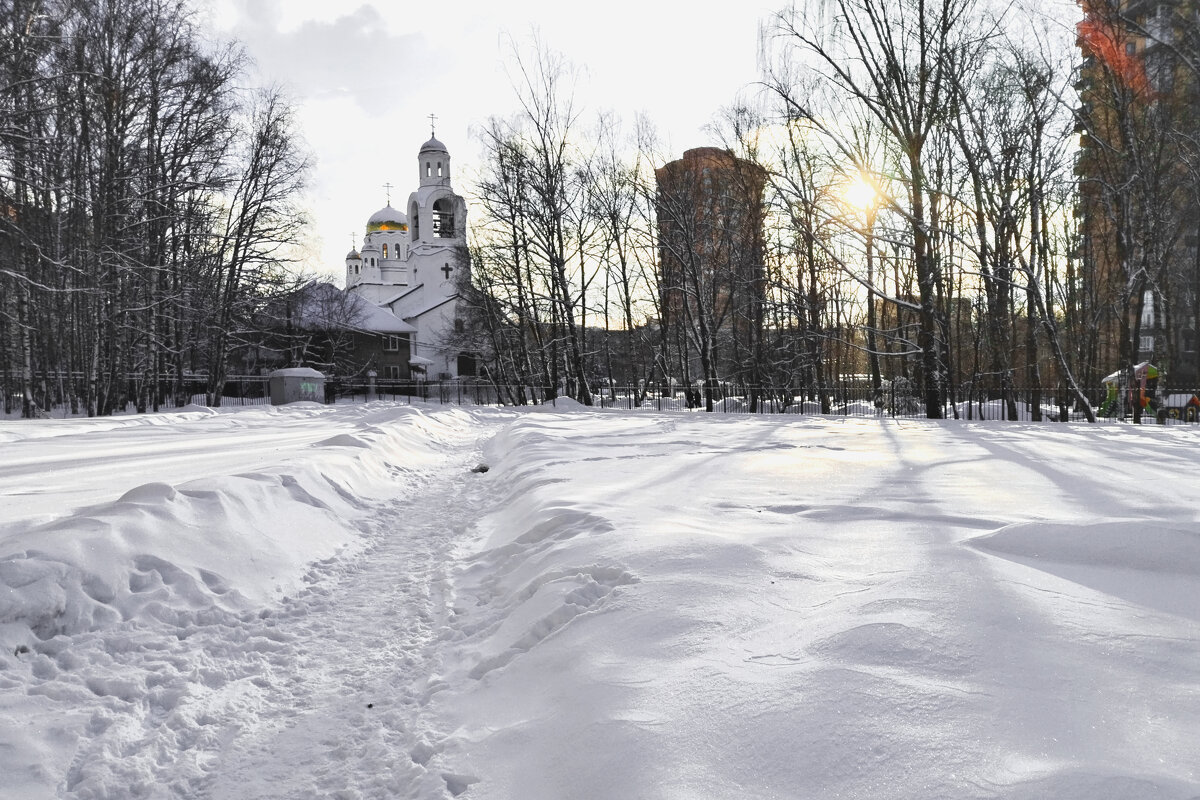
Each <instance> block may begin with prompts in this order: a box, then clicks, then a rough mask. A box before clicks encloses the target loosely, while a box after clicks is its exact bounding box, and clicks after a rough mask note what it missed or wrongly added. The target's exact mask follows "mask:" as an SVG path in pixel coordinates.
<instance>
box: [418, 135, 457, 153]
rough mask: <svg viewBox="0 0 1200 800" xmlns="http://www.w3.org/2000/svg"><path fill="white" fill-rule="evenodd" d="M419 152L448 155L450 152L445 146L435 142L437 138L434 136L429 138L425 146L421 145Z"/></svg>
mask: <svg viewBox="0 0 1200 800" xmlns="http://www.w3.org/2000/svg"><path fill="white" fill-rule="evenodd" d="M421 152H422V153H447V154H448V153H449V152H450V151H449V150H447V149H446V145H444V144H442V143H441V142H439V141H438V140H437V137H436V136H435V137H433V138H431V139H430V140H429V141H428V142H426V143H425V144H423V145H421Z"/></svg>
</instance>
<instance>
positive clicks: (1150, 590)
mask: <svg viewBox="0 0 1200 800" xmlns="http://www.w3.org/2000/svg"><path fill="white" fill-rule="evenodd" d="M970 544H971V545H972V546H974V547H975V548H976V549H979V550H982V551H984V552H987V553H991V554H993V555H996V556H1000V557H1002V558H1005V559H1008V560H1010V561H1013V562H1016V563H1019V564H1024V565H1025V566H1030V567H1034V568H1036V569H1039V570H1041V571H1043V572H1046V573H1049V574H1051V575H1055V576H1057V577H1060V578H1065V579H1066V580H1069V581H1072V582H1074V583H1077V584H1079V585H1081V586H1085V587H1087V588H1089V589H1094V590H1097V591H1100V592H1103V593H1105V594H1108V595H1112V596H1113V597H1117V598H1120V599H1122V600H1126V601H1129V602H1132V603H1136V604H1139V605H1143V606H1148V607H1150V608H1156V609H1159V610H1163V611H1169V612H1171V613H1174V614H1179V615H1181V616H1186V617H1190V618H1192V619H1196V620H1200V528H1197V527H1196V526H1187V525H1183V524H1179V523H1168V522H1156V521H1148V520H1134V519H1129V520H1105V521H1094V522H1083V523H1074V524H1072V523H1063V522H1054V523H1051V522H1026V523H1019V524H1016V525H1009V526H1006V527H1004V528H1001V529H1000V530H998V531H996V532H994V533H991V534H988V535H986V536H980V537H978V538H975V539H973V540H971V542H970Z"/></svg>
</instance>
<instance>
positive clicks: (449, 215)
mask: <svg viewBox="0 0 1200 800" xmlns="http://www.w3.org/2000/svg"><path fill="white" fill-rule="evenodd" d="M433 235H434V236H435V237H437V238H439V239H449V238H451V237H453V236H454V206H453V204H452V203H451V201H450V199H449V198H446V197H443V198H441V199H440V200H435V201H433Z"/></svg>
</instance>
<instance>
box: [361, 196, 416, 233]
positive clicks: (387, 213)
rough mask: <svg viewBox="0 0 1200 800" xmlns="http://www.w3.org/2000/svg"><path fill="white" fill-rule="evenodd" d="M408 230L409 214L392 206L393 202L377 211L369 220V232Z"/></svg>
mask: <svg viewBox="0 0 1200 800" xmlns="http://www.w3.org/2000/svg"><path fill="white" fill-rule="evenodd" d="M406 230H408V216H407V215H406V214H405V213H404V212H403V211H400V210H399V209H395V208H392V204H391V203H388V204H387V205H386V206H384V207H383V208H381V209H379V210H378V211H376V212H375V213H374V214H372V215H371V218H370V219H369V220H367V231H368V232H371V231H406Z"/></svg>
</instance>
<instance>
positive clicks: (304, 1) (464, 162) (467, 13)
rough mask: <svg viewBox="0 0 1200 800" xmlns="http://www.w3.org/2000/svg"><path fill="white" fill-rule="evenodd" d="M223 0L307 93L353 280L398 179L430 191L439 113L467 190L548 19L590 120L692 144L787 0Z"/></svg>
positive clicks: (259, 49)
mask: <svg viewBox="0 0 1200 800" xmlns="http://www.w3.org/2000/svg"><path fill="white" fill-rule="evenodd" d="M203 1H204V0H202V2H203ZM207 2H208V6H207V7H206V8H207V11H206V15H207V16H208V19H209V22H210V24H211V25H212V27H213V28H214V30H215V32H216V33H217V34H218V35H219V36H222V37H227V38H234V39H237V40H239V41H241V42H242V43H243V44H244V45H245V47H246V49H247V51H248V52H249V54H250V55H251V56H252V57H253V58H254V60H255V61H256V63H257V73H258V74H257V76H256V78H257V79H258V80H260V81H261V82H263V83H271V82H275V83H279V84H282V85H283V86H285V87H286V88H287V90H288V92H289V94H290V95H291V96H292V97H293V98H294V99H295V101H296V104H297V109H298V111H299V119H300V123H301V127H302V130H303V134H304V136H305V138H306V140H307V143H308V146H309V148H310V149H311V151H312V153H313V155H314V156H315V161H316V167H315V170H314V172H313V175H312V191H311V211H312V214H313V234H314V235H315V236H316V237H317V246H318V247H319V250H318V252H319V254H320V255H319V256H318V257H317V258H315V259H314V260H317V261H319V262H320V266H322V267H323V268H324V269H325V270H326V271H327V272H328V273H330V274H332V275H335V276H337V277H339V278H340V277H341V276H342V274H343V272H344V258H345V254H346V251H347V250H349V249H350V244H351V234H352V233H353V234H354V235H355V236H356V237H357V239H356V241H357V242H359V243H361V240H362V234H363V229H364V226H365V225H366V220H367V217H369V216H370V215H371V214H372V213H374V212H375V211H376V210H378V209H379V208H381V207H382V206H383V205H384V203H385V202H386V200H387V198H386V195H385V190H384V188H383V185H384V184H385V183H391V184H393V185H394V186H395V187H396V188H394V189H393V190H392V204H393V205H395V206H397V207H400V208H403V204H404V203H405V202H406V201H407V198H408V194H409V192H411V191H412V190H413V189H415V188H416V182H417V166H416V157H417V151H418V149H419V148H420V146H421V144H422V143H424V142H425V141H426V140H427V139H428V138H429V133H430V120H429V118H428V116H429V115H430V114H436V115H437V136H438V139H440V140H441V141H442V142H444V143H445V144H446V146H447V149H449V151H450V154H451V157H452V158H453V159H454V178H455V187H456V188H457V189H458V190H459V192H460V193H463V194H467V192H466V191H465V190H466V189H467V188H468V184H469V176H470V175H471V174H473V172H474V170H475V168H476V165H477V158H478V156H477V153H478V150H479V144H478V136H477V134H476V133H475V132H474V129H475V128H477V127H478V126H480V125H481V124H482V123H483V122H484V121H486V120H487V118H488V117H489V116H493V115H508V114H510V113H512V112H513V111H514V110H515V109H516V107H517V105H516V99H515V95H514V91H513V89H512V83H511V81H510V79H509V76H508V72H507V69H508V66H507V65H508V59H507V58H506V53H507V52H508V50H509V47H508V45H507V44H506V42H507V41H508V39H510V38H515V39H517V40H518V41H520V42H528V41H529V40H530V38H531V36H532V33H533V31H534V30H535V29H536V30H537V31H538V33H539V35H540V37H541V39H542V41H543V42H544V43H545V44H546V45H547V46H548V47H550V48H551V49H554V50H557V51H559V52H561V53H563V54H564V55H565V56H566V57H567V58H568V59H570V60H571V61H572V62H573V63H575V64H576V65H577V66H579V67H581V68H582V69H583V71H584V74H583V77H582V79H581V81H580V84H579V91H578V92H577V98H576V99H577V101H578V102H579V103H580V104H581V105H582V106H583V107H584V109H585V118H586V119H590V118H591V117H592V116H593V115H594V113H595V112H597V111H600V110H611V111H614V112H616V113H617V114H619V115H620V116H621V117H622V118H623V119H624V120H625V122H626V124H627V126H628V127H630V128H632V125H633V120H634V116H635V115H636V114H637V113H639V112H645V113H646V114H647V115H648V116H649V117H650V119H651V120H653V121H654V122H655V124H656V125H657V126H658V128H659V132H660V134H661V135H662V137H663V139H664V140H665V143H666V145H667V149H668V151H669V152H670V153H671V154H673V155H678V154H679V153H681V152H682V151H683V150H685V149H688V148H691V147H697V146H702V145H706V144H711V143H713V142H711V141H710V137H708V136H706V135H705V133H704V132H703V131H702V128H703V127H704V126H705V125H706V124H707V123H709V122H710V121H711V120H712V118H713V117H714V115H715V114H716V113H717V112H718V110H719V109H720V108H721V106H724V105H728V104H730V103H732V102H733V101H734V100H735V98H736V97H737V95H738V92H739V91H740V90H742V89H743V88H744V87H746V86H747V85H749V84H751V83H753V82H754V81H755V80H757V78H758V77H759V73H758V66H757V38H758V31H759V26H760V23H761V22H762V21H763V20H764V19H765V18H766V17H767V16H768V15H769V14H770V13H771V12H772V11H774V10H777V9H778V8H780V7H782V6H783V5H784V4H785V2H786V0H779V2H771V1H770V0H743V1H742V2H734V3H720V4H718V3H714V2H709V1H707V0H705V1H704V2H691V3H685V2H679V1H678V0H676V1H675V2H668V1H667V0H610V2H607V3H595V4H590V3H589V4H578V5H577V4H575V3H564V2H548V1H547V0H509V1H508V2H502V3H501V2H494V0H492V1H489V0H455V2H430V3H427V4H419V3H416V2H412V1H411V0H405V1H404V2H400V0H373V1H372V2H356V0H348V2H329V0H207ZM468 201H469V197H468Z"/></svg>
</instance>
